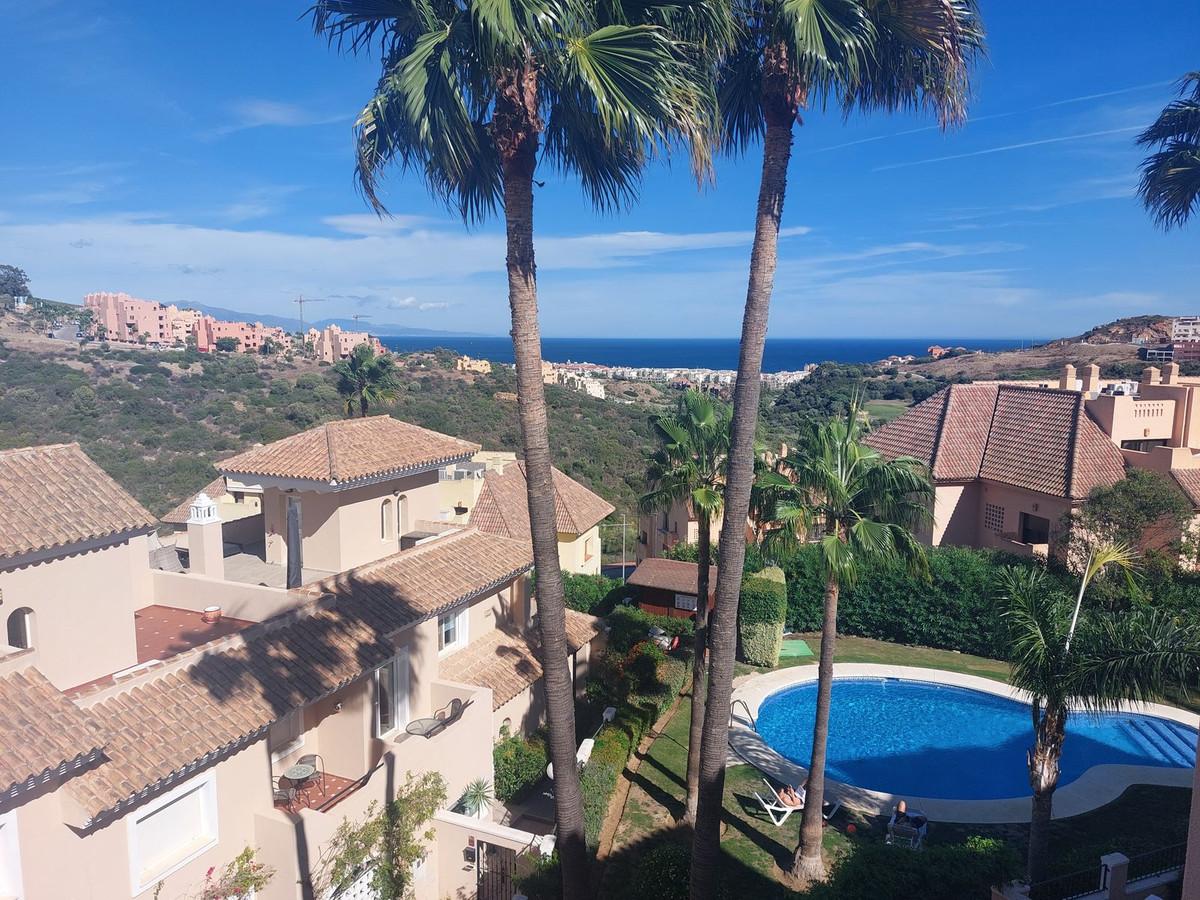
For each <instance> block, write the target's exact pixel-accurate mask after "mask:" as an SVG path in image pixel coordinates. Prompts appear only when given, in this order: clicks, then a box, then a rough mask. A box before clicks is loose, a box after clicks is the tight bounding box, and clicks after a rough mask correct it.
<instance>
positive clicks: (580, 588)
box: [563, 572, 621, 616]
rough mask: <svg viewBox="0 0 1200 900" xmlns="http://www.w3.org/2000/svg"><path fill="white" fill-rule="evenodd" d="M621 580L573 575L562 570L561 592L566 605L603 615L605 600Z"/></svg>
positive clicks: (605, 610) (619, 584)
mask: <svg viewBox="0 0 1200 900" xmlns="http://www.w3.org/2000/svg"><path fill="white" fill-rule="evenodd" d="M620 587H621V582H620V581H618V580H617V579H615V578H605V577H604V576H603V575H573V574H571V573H570V572H563V593H564V595H565V598H566V602H567V606H568V607H569V608H571V609H574V610H578V611H579V612H585V613H589V614H590V615H593V616H600V615H604V614H605V613H606V612H608V610H607V609H605V601H606V600H607V599H608V596H609V594H611V593H612V592H613V590H614V589H615V588H620Z"/></svg>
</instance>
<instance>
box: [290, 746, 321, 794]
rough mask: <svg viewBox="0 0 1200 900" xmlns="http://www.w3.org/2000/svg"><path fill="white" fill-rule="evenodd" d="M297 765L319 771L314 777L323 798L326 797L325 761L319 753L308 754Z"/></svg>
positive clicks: (297, 761)
mask: <svg viewBox="0 0 1200 900" xmlns="http://www.w3.org/2000/svg"><path fill="white" fill-rule="evenodd" d="M296 763H297V765H301V766H312V767H313V768H314V769H316V770H317V774H316V775H315V776H313V777H314V778H315V780H316V782H317V784H318V785H319V786H320V788H321V796H322V797H324V796H325V760H324V759H322V757H321V755H320V754H319V753H306V754H304V755H303V756H302V757H300V758H299V759H298V760H296Z"/></svg>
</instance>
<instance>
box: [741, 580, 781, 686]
mask: <svg viewBox="0 0 1200 900" xmlns="http://www.w3.org/2000/svg"><path fill="white" fill-rule="evenodd" d="M787 612H788V597H787V580H786V577H785V576H784V573H783V569H780V568H778V567H777V566H770V567H769V568H766V569H763V570H762V571H761V572H759V573H758V574H757V575H751V576H749V577H748V578H746V579H745V580H743V581H742V595H741V600H740V601H739V603H738V638H739V641H740V643H741V648H742V659H743V660H744V661H745V662H748V663H749V664H750V665H752V666H768V667H774V666H776V665H778V664H779V651H780V650H781V649H782V648H783V625H784V621H785V619H786V618H787Z"/></svg>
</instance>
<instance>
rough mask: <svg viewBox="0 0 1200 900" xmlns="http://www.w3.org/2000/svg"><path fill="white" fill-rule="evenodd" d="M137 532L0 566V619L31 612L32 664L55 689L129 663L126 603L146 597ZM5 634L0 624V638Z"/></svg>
mask: <svg viewBox="0 0 1200 900" xmlns="http://www.w3.org/2000/svg"><path fill="white" fill-rule="evenodd" d="M148 558H149V547H148V544H147V538H146V536H145V535H139V536H137V537H133V538H131V539H129V540H128V541H125V542H122V543H119V544H110V545H108V546H106V547H102V548H99V549H94V550H88V551H85V552H77V553H71V554H68V555H66V556H61V557H56V558H54V559H50V560H47V561H45V562H40V563H34V564H32V565H26V566H19V567H16V568H8V569H0V592H2V594H3V605H2V606H0V625H5V624H6V623H7V620H8V617H9V616H10V615H11V614H12V613H13V612H15V611H16V610H18V609H22V608H26V607H28V608H29V609H32V610H33V612H34V629H33V630H34V635H33V642H34V648H35V649H36V650H37V655H38V667H39V668H40V669H41V670H42V672H43V673H44V674H45V676H46V677H47V678H48V679H50V681H51V683H53V684H54V686H55V687H57V688H59V689H60V690H65V689H67V688H71V687H74V686H76V685H78V684H82V683H83V682H85V681H91V680H92V679H93V678H98V677H100V676H101V675H107V674H109V673H111V672H116V671H118V670H120V669H124V668H126V667H128V666H132V665H134V664H135V663H137V646H136V642H135V640H134V630H133V613H134V610H137V609H140V608H141V607H143V606H147V605H149V604H150V603H153V602H154V601H153V600H152V599H151V587H150V569H149V565H148V562H147V560H148ZM5 637H6V632H5V631H0V641H3V640H4V639H5Z"/></svg>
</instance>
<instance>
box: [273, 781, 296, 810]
mask: <svg viewBox="0 0 1200 900" xmlns="http://www.w3.org/2000/svg"><path fill="white" fill-rule="evenodd" d="M271 792H272V794H273V795H274V798H273V800H272V802H273V803H274V804H275V805H278V804H280V803H282V804H283V805H284V806H285V807H286V808H287V810H288V812H292V811H293V807H294V806H295V805H296V798H297V796H298V795H297V792H296V789H295V788H294V787H292V786H291V785H290V784H289V785H282V784H280V779H278V778H272V779H271Z"/></svg>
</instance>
